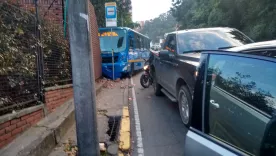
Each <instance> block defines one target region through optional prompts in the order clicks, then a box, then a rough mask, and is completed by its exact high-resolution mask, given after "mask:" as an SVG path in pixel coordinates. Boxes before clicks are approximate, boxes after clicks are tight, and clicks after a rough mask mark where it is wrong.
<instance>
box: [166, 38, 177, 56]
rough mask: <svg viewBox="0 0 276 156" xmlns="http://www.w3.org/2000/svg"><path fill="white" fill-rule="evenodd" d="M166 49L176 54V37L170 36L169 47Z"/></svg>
mask: <svg viewBox="0 0 276 156" xmlns="http://www.w3.org/2000/svg"><path fill="white" fill-rule="evenodd" d="M165 48H166V49H167V50H170V51H171V52H175V50H176V40H175V37H174V35H170V36H168V40H167V46H166V47H165Z"/></svg>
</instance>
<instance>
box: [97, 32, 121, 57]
mask: <svg viewBox="0 0 276 156" xmlns="http://www.w3.org/2000/svg"><path fill="white" fill-rule="evenodd" d="M98 35H99V37H100V48H101V52H111V51H112V49H114V52H121V51H124V50H125V49H126V31H125V30H112V31H111V30H100V31H99V34H98Z"/></svg>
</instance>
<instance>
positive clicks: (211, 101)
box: [210, 100, 219, 109]
mask: <svg viewBox="0 0 276 156" xmlns="http://www.w3.org/2000/svg"><path fill="white" fill-rule="evenodd" d="M210 104H211V105H212V107H214V108H215V109H219V104H218V103H216V102H215V100H210Z"/></svg>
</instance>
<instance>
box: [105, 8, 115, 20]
mask: <svg viewBox="0 0 276 156" xmlns="http://www.w3.org/2000/svg"><path fill="white" fill-rule="evenodd" d="M116 10H117V8H116V6H106V7H105V18H107V19H110V18H116V17H117V11H116Z"/></svg>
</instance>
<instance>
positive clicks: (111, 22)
mask: <svg viewBox="0 0 276 156" xmlns="http://www.w3.org/2000/svg"><path fill="white" fill-rule="evenodd" d="M105 22H106V27H117V5H116V3H115V2H109V3H105Z"/></svg>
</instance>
